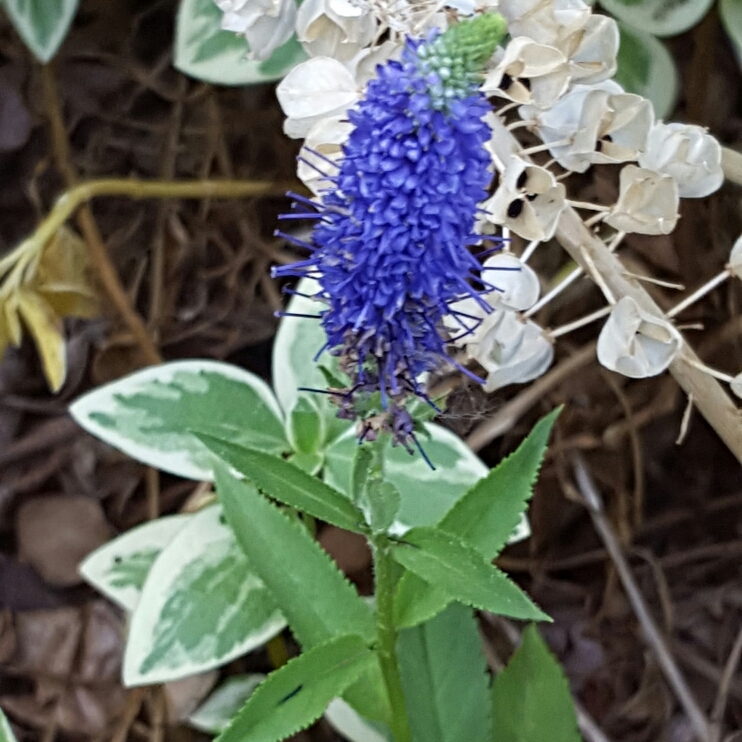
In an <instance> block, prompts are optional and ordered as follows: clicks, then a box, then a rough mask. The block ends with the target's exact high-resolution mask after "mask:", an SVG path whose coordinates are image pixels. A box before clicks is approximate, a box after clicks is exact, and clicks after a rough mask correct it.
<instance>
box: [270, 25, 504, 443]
mask: <svg viewBox="0 0 742 742" xmlns="http://www.w3.org/2000/svg"><path fill="white" fill-rule="evenodd" d="M505 30H506V29H505V22H504V20H503V18H502V17H501V16H499V15H496V14H487V15H480V16H477V17H476V18H474V19H472V20H467V21H462V22H461V23H458V24H456V25H454V26H452V27H451V28H449V29H448V30H447V31H445V32H444V33H440V32H437V31H436V32H433V33H431V34H430V35H429V36H428V37H427V38H425V39H423V40H412V39H410V40H408V41H407V44H406V46H405V48H404V51H403V54H402V58H401V60H400V61H390V62H387V63H386V64H384V65H380V66H379V67H378V69H377V77H376V78H375V79H373V80H372V81H371V82H369V84H368V87H367V89H366V94H365V97H364V98H363V99H362V100H361V101H360V102H359V103H358V104H357V105H356V107H355V108H353V109H352V110H350V111H349V112H348V119H349V121H350V122H351V124H353V126H354V129H353V131H352V132H351V134H350V137H349V139H348V141H347V142H346V144H345V146H344V149H343V159H342V160H341V161H340V163H339V165H333V167H334V168H336V169H337V171H333V172H332V173H328V175H327V177H328V180H329V181H330V183H331V185H332V187H331V188H329V189H328V190H326V191H324V192H323V194H322V196H321V200H320V201H319V202H316V201H310V200H308V199H304V198H301V197H297V201H296V203H295V204H294V207H295V209H297V210H298V211H299V213H305V214H306V217H307V218H308V219H314V226H313V230H312V237H311V240H310V241H308V242H302V241H299V240H296V239H294V238H291V237H289V236H288V235H283V236H285V237H287V238H288V239H291V240H292V241H293V242H294V243H295V244H297V245H298V246H300V247H302V248H305V249H307V250H308V251H309V253H310V256H309V258H308V259H307V260H304V261H301V262H298V263H294V264H292V265H288V266H281V267H277V268H274V270H273V275H274V276H298V277H303V276H310V277H312V278H315V279H316V280H317V281H318V282H319V285H320V292H319V293H318V294H317V298H318V299H319V300H321V301H322V302H323V303H324V304H325V306H324V307H323V309H322V310H321V311H320V315H319V316H320V318H321V322H322V325H323V327H324V329H325V331H326V333H327V346H326V349H328V350H329V351H330V352H331V353H332V354H333V355H335V356H337V357H338V358H339V362H340V368H341V370H342V371H343V372H344V373H345V374H347V376H348V377H349V379H350V383H349V385H348V386H347V387H346V388H344V389H340V388H331V389H330V390H328V392H329V393H330V394H331V395H332V398H333V400H334V401H335V402H336V403H337V404H338V407H339V412H338V415H339V416H340V417H342V418H347V419H351V420H358V421H359V438H360V440H375V439H376V437H377V436H378V435H379V433H381V432H386V433H390V434H391V435H392V437H393V441H394V443H395V444H401V445H403V446H404V447H405V448H406V449H407V450H408V451H410V452H412V451H413V445H412V444H415V446H417V448H418V449H419V448H420V446H419V444H418V442H417V439H416V437H415V432H414V430H415V424H414V421H413V418H412V416H411V415H410V413H409V412H408V410H407V408H406V403H407V401H408V400H409V399H411V398H413V397H420V398H422V399H425V400H426V401H428V402H429V403H431V404H432V402H431V400H430V399H429V398H428V397H427V395H426V393H425V389H424V387H423V384H422V382H421V380H420V379H421V377H422V376H423V375H424V374H425V373H426V372H431V371H437V370H440V369H441V368H442V367H444V366H445V365H446V364H450V363H452V360H451V359H450V357H449V355H448V353H447V346H448V344H449V343H450V342H451V339H452V338H451V336H450V335H449V334H448V333H447V332H446V331H445V330H444V328H443V322H442V321H443V318H444V317H446V316H448V317H452V318H454V320H455V321H456V322H457V323H458V324H460V326H461V333H463V334H466V333H469V332H471V331H472V330H474V329H475V328H476V325H477V323H478V321H479V320H477V319H475V318H473V317H470V316H469V315H463V314H460V313H457V312H456V311H455V310H453V309H451V305H453V304H455V303H456V302H457V301H460V300H461V299H463V298H465V297H467V296H472V297H474V298H475V299H476V300H477V301H478V302H480V303H481V304H482V306H483V307H484V308H485V309H487V310H489V305H488V304H486V302H484V300H483V299H482V298H481V296H480V294H481V293H482V291H484V292H487V291H491V290H492V289H493V287H492V286H491V285H489V284H488V283H487V282H486V280H484V279H483V278H482V276H481V274H480V265H479V261H478V260H477V259H476V258H475V257H474V255H472V253H471V252H470V249H469V248H470V247H472V246H473V245H477V244H479V243H481V241H482V240H483V239H484V238H483V237H482V236H481V235H477V234H474V227H475V222H476V217H477V205H478V204H479V203H480V202H481V201H483V200H484V199H485V198H486V196H487V188H488V187H489V185H490V182H491V179H492V172H491V169H490V157H489V155H488V153H487V151H486V150H485V149H484V144H485V143H486V142H487V141H488V140H489V138H490V129H489V127H488V125H487V124H486V122H485V121H484V120H483V117H484V115H485V114H486V113H487V112H488V111H489V110H490V106H489V103H488V102H487V99H486V98H485V97H484V95H482V94H481V93H480V92H479V91H478V86H479V84H480V82H481V70H482V68H483V66H484V64H485V62H486V61H487V60H488V59H489V58H490V57H491V56H492V54H493V53H494V51H495V48H496V46H497V44H498V43H499V41H500V40H501V39H502V38H503V36H504V34H505ZM330 164H331V163H330ZM288 216H289V217H294V218H295V217H296V214H292V215H288ZM279 234H282V233H279ZM489 239H491V238H489ZM495 241H496V242H497V240H495ZM482 287H483V288H482ZM449 324H450V323H449ZM454 334H456V333H454ZM323 350H324V348H323Z"/></svg>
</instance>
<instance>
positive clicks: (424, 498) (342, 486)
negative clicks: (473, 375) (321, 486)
mask: <svg viewBox="0 0 742 742" xmlns="http://www.w3.org/2000/svg"><path fill="white" fill-rule="evenodd" d="M425 429H426V430H427V431H428V432H429V433H430V440H424V441H423V442H422V445H423V447H424V448H425V452H426V454H427V455H428V456H429V457H430V460H431V461H432V462H433V464H434V466H435V467H436V468H435V470H433V469H431V468H430V467H429V466H428V465H427V464H426V463H425V461H424V460H423V458H422V456H420V455H419V454H415V455H414V456H410V455H409V454H408V453H407V452H406V451H405V450H404V449H403V448H402V447H401V446H397V447H396V448H395V447H390V448H388V449H387V450H386V451H385V456H384V480H385V481H388V482H390V483H391V484H393V485H394V486H395V487H396V488H397V489H398V490H399V494H400V495H401V503H400V508H399V512H398V513H397V515H396V517H395V520H394V523H393V524H392V527H391V531H392V532H393V533H395V534H398V535H399V534H402V533H404V532H405V531H406V530H407V529H408V528H412V527H413V526H432V525H434V524H436V523H437V522H438V521H439V520H440V519H441V518H442V517H443V516H444V515H445V514H446V512H448V510H450V508H451V506H452V505H453V504H454V503H455V502H456V501H457V500H458V499H459V498H460V497H461V496H462V495H463V494H464V493H465V492H466V491H467V490H468V489H469V488H470V487H471V486H472V485H473V484H475V483H476V482H478V481H479V480H480V479H481V478H482V477H484V476H486V475H487V473H488V472H489V468H488V467H487V466H485V464H484V463H483V462H482V461H481V460H480V459H479V458H477V456H476V455H475V454H474V453H473V452H472V450H471V449H470V448H469V447H468V446H467V445H466V444H465V443H464V442H463V441H462V440H461V439H460V438H458V437H457V436H456V435H454V434H453V433H452V432H451V431H449V430H446V429H445V428H442V427H441V426H440V425H434V424H432V423H426V424H425ZM357 450H358V439H357V438H356V435H355V431H354V430H349V431H348V432H347V433H345V434H344V435H343V436H342V437H341V438H338V439H337V440H336V441H335V442H333V443H332V445H330V447H329V448H328V449H327V452H326V463H325V470H324V477H325V481H326V482H327V483H328V484H330V485H331V486H333V487H335V489H338V490H340V491H341V492H345V493H346V494H348V496H350V493H351V477H352V472H353V462H354V460H355V456H356V452H357Z"/></svg>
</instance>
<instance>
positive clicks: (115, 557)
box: [78, 515, 193, 612]
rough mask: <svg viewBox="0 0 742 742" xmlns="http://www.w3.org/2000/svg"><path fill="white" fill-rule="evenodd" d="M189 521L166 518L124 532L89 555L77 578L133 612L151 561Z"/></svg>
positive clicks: (188, 518) (188, 516)
mask: <svg viewBox="0 0 742 742" xmlns="http://www.w3.org/2000/svg"><path fill="white" fill-rule="evenodd" d="M192 517H193V516H191V515H167V516H165V517H163V518H157V520H152V521H150V522H148V523H144V524H142V525H141V526H137V527H136V528H132V529H131V530H130V531H126V533H123V534H122V535H121V536H119V537H118V538H115V539H113V540H112V541H109V542H108V543H107V544H104V545H103V546H101V547H100V548H99V549H96V550H95V551H94V552H92V553H91V554H89V555H88V556H87V557H86V558H85V560H84V561H83V562H82V564H80V566H79V568H78V569H79V571H80V574H81V575H82V576H83V578H84V579H85V580H86V582H88V583H90V584H91V585H92V586H93V587H94V588H95V589H96V590H99V591H100V592H101V593H103V595H105V596H106V597H107V598H108V599H109V600H112V601H113V602H114V603H116V604H117V605H119V606H121V608H123V609H124V610H125V611H130V612H131V611H133V610H134V608H135V607H136V605H137V603H138V602H139V595H140V594H141V592H142V587H143V585H144V581H145V580H146V578H147V575H148V574H149V570H150V568H151V567H152V565H153V564H154V562H155V559H157V557H158V556H159V554H160V552H161V551H162V550H163V549H164V548H165V547H166V546H167V545H168V544H169V543H170V542H171V541H172V540H173V539H174V538H175V536H176V534H177V533H178V532H179V531H181V530H182V529H183V528H184V527H185V525H186V524H187V523H188V522H189V521H190V519H191V518H192Z"/></svg>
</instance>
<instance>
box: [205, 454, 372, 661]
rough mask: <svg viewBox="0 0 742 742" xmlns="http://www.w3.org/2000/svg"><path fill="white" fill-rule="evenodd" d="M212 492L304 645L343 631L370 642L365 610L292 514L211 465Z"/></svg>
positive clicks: (307, 647) (323, 640) (368, 621)
mask: <svg viewBox="0 0 742 742" xmlns="http://www.w3.org/2000/svg"><path fill="white" fill-rule="evenodd" d="M216 474H217V479H216V483H217V493H218V494H219V499H220V500H221V502H222V503H223V505H224V512H225V513H226V516H227V519H228V520H229V523H230V524H231V526H232V528H233V530H234V533H235V535H236V536H237V540H238V541H239V543H240V546H241V547H242V549H243V550H244V551H245V554H247V556H248V559H249V560H250V562H251V564H252V565H253V567H254V569H255V571H256V572H257V574H258V575H260V578H261V579H262V580H263V582H264V583H265V584H266V585H267V586H268V588H269V589H270V591H271V592H272V593H273V595H274V596H275V598H276V601H277V602H278V605H279V606H280V608H281V610H282V611H283V613H284V615H285V616H286V619H287V620H288V622H289V626H290V627H291V630H292V631H293V632H294V634H295V635H296V637H297V639H298V640H299V641H300V642H301V644H302V646H303V647H304V648H305V649H309V648H311V647H315V646H317V645H318V644H321V643H322V642H325V641H327V640H329V639H333V638H335V637H338V636H342V635H344V634H360V635H362V636H363V637H365V638H366V639H367V641H369V642H371V641H372V640H373V636H374V624H373V618H372V615H371V611H370V609H369V607H368V606H367V605H366V603H365V602H364V601H363V599H362V598H361V597H360V596H359V595H358V593H357V592H356V589H355V588H354V587H353V586H352V585H351V584H350V582H348V580H347V579H346V578H345V577H344V576H343V575H342V574H341V573H340V571H339V570H338V568H337V566H336V565H335V563H334V562H333V561H332V559H331V558H330V557H329V556H328V555H327V554H326V553H325V552H324V551H323V550H322V548H321V547H320V546H319V544H318V543H317V542H316V541H314V540H313V539H312V538H311V536H310V535H309V534H308V533H307V531H306V529H305V528H303V527H302V526H301V525H300V524H299V523H298V522H297V521H296V520H292V519H291V518H290V517H289V516H287V515H286V514H285V513H282V512H281V511H280V510H279V509H278V508H277V507H276V506H275V505H273V504H272V503H271V502H269V501H268V500H267V499H266V498H265V497H263V496H262V495H261V494H259V493H258V491H257V490H256V489H255V487H253V486H252V485H251V484H248V483H247V482H241V481H239V480H237V479H235V478H234V477H233V476H232V475H231V474H229V473H228V471H227V470H226V469H225V468H224V467H223V466H222V465H220V464H218V465H217V467H216Z"/></svg>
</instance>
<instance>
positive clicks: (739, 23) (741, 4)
mask: <svg viewBox="0 0 742 742" xmlns="http://www.w3.org/2000/svg"><path fill="white" fill-rule="evenodd" d="M719 15H720V16H721V22H722V24H723V26H724V30H725V31H726V32H727V36H729V38H730V40H731V42H732V44H733V46H734V51H735V53H736V54H737V62H738V63H739V64H740V65H742V0H719Z"/></svg>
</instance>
